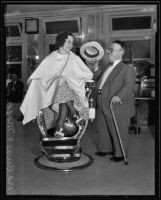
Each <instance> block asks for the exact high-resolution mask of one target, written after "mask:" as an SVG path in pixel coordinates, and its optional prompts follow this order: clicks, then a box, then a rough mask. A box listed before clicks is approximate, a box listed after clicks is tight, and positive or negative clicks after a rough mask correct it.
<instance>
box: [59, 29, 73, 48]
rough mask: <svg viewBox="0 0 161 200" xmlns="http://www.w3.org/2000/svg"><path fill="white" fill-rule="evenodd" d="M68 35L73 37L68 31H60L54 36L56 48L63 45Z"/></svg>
mask: <svg viewBox="0 0 161 200" xmlns="http://www.w3.org/2000/svg"><path fill="white" fill-rule="evenodd" d="M69 35H71V36H72V37H73V38H74V36H73V35H72V33H69V32H62V33H60V34H58V35H57V36H56V43H55V45H56V46H57V48H59V47H62V46H63V45H64V43H65V41H66V39H67V38H68V36H69Z"/></svg>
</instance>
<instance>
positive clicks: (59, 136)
mask: <svg viewBox="0 0 161 200" xmlns="http://www.w3.org/2000/svg"><path fill="white" fill-rule="evenodd" d="M54 137H56V138H62V137H64V133H63V128H60V130H59V131H56V132H55V134H54Z"/></svg>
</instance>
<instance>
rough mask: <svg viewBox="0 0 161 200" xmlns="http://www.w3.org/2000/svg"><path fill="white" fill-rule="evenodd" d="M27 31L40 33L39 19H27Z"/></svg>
mask: <svg viewBox="0 0 161 200" xmlns="http://www.w3.org/2000/svg"><path fill="white" fill-rule="evenodd" d="M25 33H28V34H37V33H39V19H37V18H28V19H25Z"/></svg>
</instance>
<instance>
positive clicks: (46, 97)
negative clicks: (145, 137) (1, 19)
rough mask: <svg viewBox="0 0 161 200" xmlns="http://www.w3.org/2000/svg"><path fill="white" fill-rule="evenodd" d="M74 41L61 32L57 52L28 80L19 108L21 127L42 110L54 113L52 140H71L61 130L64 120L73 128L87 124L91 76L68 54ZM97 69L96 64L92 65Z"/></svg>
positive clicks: (79, 61)
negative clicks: (87, 88)
mask: <svg viewBox="0 0 161 200" xmlns="http://www.w3.org/2000/svg"><path fill="white" fill-rule="evenodd" d="M73 43H74V37H73V35H72V34H71V33H67V32H63V33H60V34H59V35H57V37H56V44H55V45H56V46H57V47H58V50H55V51H53V52H52V53H51V54H49V55H48V56H47V57H46V58H45V59H44V60H43V61H42V62H41V63H40V65H39V66H38V67H37V69H36V70H35V71H34V72H33V74H32V75H31V76H30V78H29V79H28V84H29V88H28V91H27V93H26V96H25V98H24V100H23V103H22V105H21V107H20V110H21V112H22V114H23V115H24V119H23V124H26V123H28V122H30V121H31V120H33V119H36V117H37V116H38V113H39V111H40V110H41V109H44V108H46V107H50V108H51V109H52V110H53V111H54V112H56V113H57V120H56V128H55V130H54V132H53V136H54V137H58V138H60V137H64V136H70V133H69V132H66V131H65V130H64V124H65V121H66V119H67V117H68V118H69V119H70V120H71V121H73V122H74V123H75V124H76V125H79V124H80V123H81V122H82V120H84V119H85V120H88V99H87V97H86V91H85V83H86V82H87V81H88V80H91V79H92V77H93V73H92V72H91V70H90V69H89V68H88V67H87V65H86V64H85V63H84V62H83V61H82V60H81V58H80V57H79V56H77V55H76V54H74V53H73V52H72V51H71V50H72V48H73ZM94 64H95V65H97V64H98V63H97V62H94Z"/></svg>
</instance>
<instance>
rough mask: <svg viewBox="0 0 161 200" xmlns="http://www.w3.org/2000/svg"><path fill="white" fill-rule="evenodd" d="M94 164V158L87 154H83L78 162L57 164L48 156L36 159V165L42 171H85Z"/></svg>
mask: <svg viewBox="0 0 161 200" xmlns="http://www.w3.org/2000/svg"><path fill="white" fill-rule="evenodd" d="M92 163H93V158H92V157H91V156H89V155H87V154H84V153H81V154H80V157H79V159H78V160H76V161H70V162H69V161H67V162H56V161H54V160H49V159H48V158H47V156H46V155H43V154H42V155H41V156H38V157H37V158H36V159H35V165H36V166H37V167H39V168H41V169H48V170H59V171H71V170H75V169H83V168H86V167H88V166H90V165H91V164H92Z"/></svg>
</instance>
